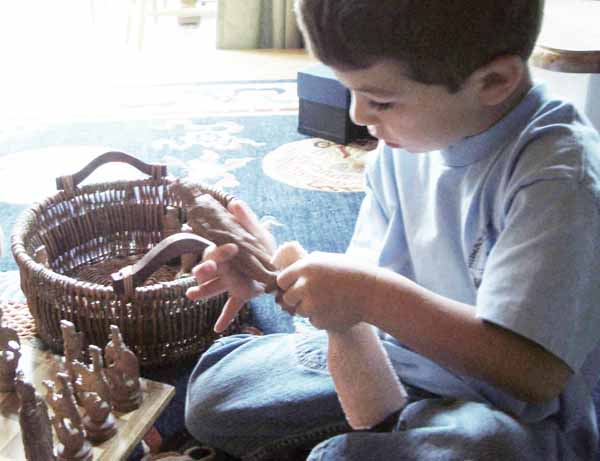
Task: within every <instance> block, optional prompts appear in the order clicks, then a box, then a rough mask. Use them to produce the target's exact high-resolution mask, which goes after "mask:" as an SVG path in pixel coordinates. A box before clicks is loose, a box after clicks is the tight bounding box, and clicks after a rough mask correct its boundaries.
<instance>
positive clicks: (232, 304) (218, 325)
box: [213, 298, 244, 333]
mask: <svg viewBox="0 0 600 461" xmlns="http://www.w3.org/2000/svg"><path fill="white" fill-rule="evenodd" d="M243 306H244V300H242V299H239V298H229V299H228V300H227V302H226V303H225V305H224V306H223V310H222V311H221V315H219V318H218V319H217V321H216V322H215V326H214V328H213V329H214V331H215V332H216V333H222V332H223V331H224V330H225V329H226V328H227V327H228V326H229V324H230V323H231V322H233V319H235V316H236V315H237V313H238V312H239V311H240V309H241V308H242V307H243Z"/></svg>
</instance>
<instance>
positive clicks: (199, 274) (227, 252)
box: [186, 199, 275, 333]
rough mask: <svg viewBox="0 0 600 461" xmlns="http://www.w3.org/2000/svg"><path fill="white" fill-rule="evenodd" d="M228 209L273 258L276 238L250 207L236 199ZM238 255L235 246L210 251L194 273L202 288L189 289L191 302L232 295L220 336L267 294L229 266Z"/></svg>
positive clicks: (218, 329)
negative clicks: (247, 306)
mask: <svg viewBox="0 0 600 461" xmlns="http://www.w3.org/2000/svg"><path fill="white" fill-rule="evenodd" d="M227 209H228V210H229V211H230V212H231V213H232V214H233V215H234V216H235V218H236V219H237V220H238V222H239V223H240V224H241V225H242V227H244V229H246V230H247V231H248V232H250V233H251V234H252V235H254V236H255V237H256V238H257V239H259V240H260V241H261V242H262V243H263V245H264V246H265V248H267V249H268V251H269V252H270V254H272V253H273V251H274V249H275V239H274V237H273V235H272V234H271V233H270V232H269V230H268V229H267V228H266V227H265V226H263V225H262V224H261V223H260V221H259V219H258V218H257V216H256V215H255V214H254V213H253V212H252V211H251V210H250V208H249V207H248V205H246V204H245V203H244V202H242V201H241V200H237V199H236V200H233V201H232V202H231V203H230V204H229V206H228V207H227ZM238 251H239V249H238V246H237V245H235V244H233V243H228V244H226V245H222V246H219V247H214V246H213V247H210V248H207V249H206V251H205V252H204V256H203V260H202V262H201V263H200V264H198V265H197V266H196V267H194V269H193V270H192V274H193V275H194V277H196V279H197V280H198V286H197V287H192V288H189V289H188V290H187V292H186V296H187V297H188V298H189V299H191V300H196V299H200V298H210V297H213V296H217V295H219V294H221V293H224V292H228V293H229V299H228V300H227V302H226V303H225V306H224V307H223V310H222V312H221V315H220V316H219V318H218V319H217V322H216V323H215V326H214V330H215V331H216V332H217V333H220V332H222V331H223V330H225V328H227V326H228V325H229V324H230V323H231V322H232V321H233V319H234V318H235V316H236V315H237V313H238V312H239V311H240V309H241V308H242V307H243V306H244V304H245V303H246V302H247V301H248V300H250V299H252V298H253V297H255V296H257V295H259V294H261V293H263V291H264V286H263V285H262V284H260V283H258V282H256V281H254V280H251V279H249V278H248V277H247V276H245V275H243V274H242V273H240V272H238V271H237V270H235V269H234V268H233V267H232V266H231V264H229V263H230V261H231V260H232V259H233V258H234V257H235V255H236V254H237V252H238Z"/></svg>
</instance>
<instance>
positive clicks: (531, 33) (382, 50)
mask: <svg viewBox="0 0 600 461" xmlns="http://www.w3.org/2000/svg"><path fill="white" fill-rule="evenodd" d="M543 5H544V0H503V1H499V0H453V1H449V0H438V1H434V0H296V11H297V14H298V18H299V24H300V27H301V29H302V31H303V33H304V37H305V39H306V41H307V44H308V46H309V48H310V49H311V51H312V53H313V54H314V55H315V56H316V57H317V58H318V59H319V60H320V61H322V62H323V63H325V64H327V65H329V66H331V67H334V68H336V69H341V70H357V69H364V68H367V67H370V66H371V65H372V64H374V63H375V62H377V61H380V60H394V61H398V62H401V63H402V64H403V65H404V66H405V67H406V69H407V70H408V72H409V74H410V77H411V78H412V79H413V80H416V81H418V82H421V83H426V84H440V85H443V86H445V87H446V88H447V89H448V91H450V92H455V91H458V89H459V88H460V87H461V85H462V84H463V82H464V81H465V80H466V79H467V78H468V77H469V76H470V75H471V74H472V73H473V72H474V71H475V70H477V69H479V68H480V67H482V66H484V65H486V64H488V63H489V62H491V61H492V60H493V59H494V58H496V57H498V56H504V55H514V56H519V57H521V59H522V60H523V61H526V60H527V59H528V58H529V56H530V54H531V52H532V50H533V47H534V44H535V41H536V39H537V36H538V33H539V30H540V25H541V21H542V11H543Z"/></svg>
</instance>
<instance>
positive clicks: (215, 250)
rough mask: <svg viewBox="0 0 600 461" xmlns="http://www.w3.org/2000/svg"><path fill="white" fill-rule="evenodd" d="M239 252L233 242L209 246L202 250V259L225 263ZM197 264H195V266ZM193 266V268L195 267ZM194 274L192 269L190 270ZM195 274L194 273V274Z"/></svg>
mask: <svg viewBox="0 0 600 461" xmlns="http://www.w3.org/2000/svg"><path fill="white" fill-rule="evenodd" d="M238 252H239V248H238V246H237V245H236V244H235V243H226V244H225V245H221V246H210V247H208V248H207V249H206V250H204V256H203V260H204V261H207V260H211V261H214V262H216V263H217V264H218V263H225V262H227V261H229V260H231V259H233V257H234V256H235V255H237V254H238ZM197 267H198V266H196V268H197ZM196 268H194V269H196ZM192 274H194V271H192ZM194 275H196V274H194Z"/></svg>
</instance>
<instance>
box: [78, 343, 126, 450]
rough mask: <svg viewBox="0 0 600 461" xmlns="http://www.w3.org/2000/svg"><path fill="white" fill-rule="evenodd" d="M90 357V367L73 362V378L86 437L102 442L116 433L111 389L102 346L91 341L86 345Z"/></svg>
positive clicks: (95, 441)
mask: <svg viewBox="0 0 600 461" xmlns="http://www.w3.org/2000/svg"><path fill="white" fill-rule="evenodd" d="M88 351H89V353H90V357H91V359H92V365H91V367H87V366H86V365H85V364H83V363H81V362H78V361H76V362H73V370H74V372H75V375H76V378H75V382H74V387H75V392H76V394H77V396H78V399H77V400H78V402H80V404H81V406H82V407H83V408H84V410H85V414H84V416H83V426H84V428H85V430H86V433H87V439H88V440H90V441H91V442H94V443H101V442H104V441H105V440H108V439H110V438H111V437H112V436H113V435H115V434H116V432H117V428H116V425H115V417H114V415H113V414H112V405H111V402H110V389H109V387H108V382H107V380H106V378H105V376H104V374H103V364H102V350H101V349H100V348H99V347H98V346H94V345H91V346H89V348H88Z"/></svg>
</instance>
